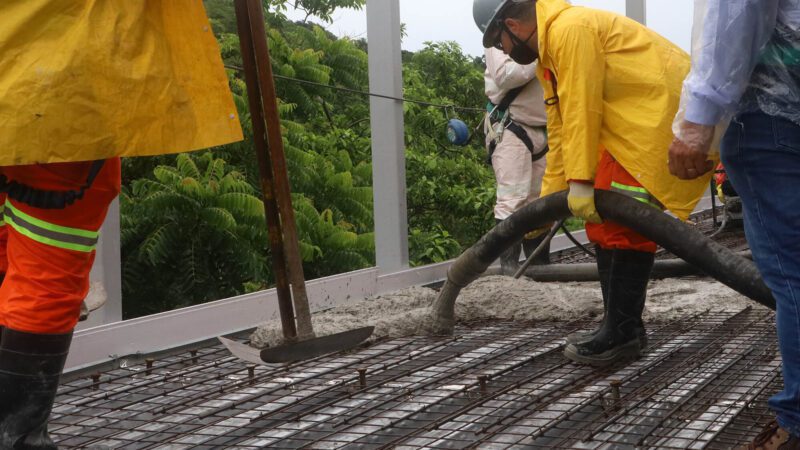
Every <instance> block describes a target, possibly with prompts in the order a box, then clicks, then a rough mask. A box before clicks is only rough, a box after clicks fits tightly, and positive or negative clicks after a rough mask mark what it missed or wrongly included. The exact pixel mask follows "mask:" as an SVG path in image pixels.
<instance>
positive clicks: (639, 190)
mask: <svg viewBox="0 0 800 450" xmlns="http://www.w3.org/2000/svg"><path fill="white" fill-rule="evenodd" d="M611 187H612V188H617V189H622V190H623V191H628V192H636V193H639V194H645V195H650V193H649V192H647V189H645V188H643V187H638V186H628V185H627V184H622V183H617V182H616V181H612V182H611Z"/></svg>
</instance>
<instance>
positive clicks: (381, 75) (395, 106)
mask: <svg viewBox="0 0 800 450" xmlns="http://www.w3.org/2000/svg"><path fill="white" fill-rule="evenodd" d="M367 44H368V48H369V88H370V91H371V92H373V93H376V94H382V95H388V96H392V97H396V98H400V97H402V96H403V72H402V69H403V68H402V60H401V53H400V5H399V1H398V0H367ZM370 123H371V128H372V185H373V186H372V189H373V200H374V214H375V256H376V264H377V266H378V269H379V271H380V273H382V274H386V273H392V272H397V271H398V270H402V269H404V268H407V267H408V217H407V211H406V209H407V205H406V165H405V161H406V160H405V143H404V128H403V103H402V102H401V101H397V100H390V99H385V98H379V97H371V98H370Z"/></svg>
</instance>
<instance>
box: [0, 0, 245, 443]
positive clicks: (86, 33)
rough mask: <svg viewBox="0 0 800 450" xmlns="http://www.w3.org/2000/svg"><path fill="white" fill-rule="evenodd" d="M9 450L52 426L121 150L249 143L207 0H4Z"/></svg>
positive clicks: (1, 59)
mask: <svg viewBox="0 0 800 450" xmlns="http://www.w3.org/2000/svg"><path fill="white" fill-rule="evenodd" d="M0 67H2V70H0V149H2V151H0V210H2V211H3V212H2V216H0V219H2V220H0V279H2V285H0V448H3V449H18V448H24V449H55V448H56V446H55V445H54V444H53V442H52V440H51V439H50V437H49V436H48V433H47V419H48V416H49V414H50V410H51V409H52V404H53V401H54V398H55V393H56V389H57V387H58V381H59V377H60V375H61V371H62V370H63V367H64V363H65V361H66V357H67V353H68V350H69V346H70V342H71V338H72V330H73V328H74V327H75V324H76V322H77V320H78V315H79V312H80V305H81V301H82V300H83V298H84V297H85V296H86V293H87V291H88V288H89V271H90V269H91V266H92V263H93V262H94V257H95V246H96V244H97V239H98V237H99V233H98V231H99V229H100V226H101V225H102V223H103V220H104V219H105V216H106V212H107V210H108V206H109V204H110V203H111V202H112V201H113V200H114V198H115V197H116V196H117V194H118V193H119V190H120V156H143V155H160V154H166V153H174V152H183V151H189V150H196V149H201V148H206V147H211V146H215V145H221V144H225V143H229V142H233V141H238V140H241V139H242V134H241V128H240V126H239V120H238V117H237V114H236V108H235V106H234V103H233V99H232V97H231V94H230V91H229V89H228V80H227V76H226V74H225V71H224V68H223V66H222V61H221V58H220V53H219V48H218V46H217V42H216V40H215V38H214V35H213V33H212V31H211V28H210V26H209V22H208V18H207V17H206V14H205V10H204V8H203V3H202V1H201V0H149V1H128V0H117V1H111V0H109V1H94V0H8V1H4V2H1V3H0Z"/></svg>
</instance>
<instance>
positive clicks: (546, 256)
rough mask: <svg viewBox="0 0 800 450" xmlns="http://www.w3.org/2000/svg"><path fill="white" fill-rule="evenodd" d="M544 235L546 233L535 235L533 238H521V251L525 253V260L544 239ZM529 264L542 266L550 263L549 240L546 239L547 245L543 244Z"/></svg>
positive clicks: (545, 235)
mask: <svg viewBox="0 0 800 450" xmlns="http://www.w3.org/2000/svg"><path fill="white" fill-rule="evenodd" d="M545 237H547V234H543V235H541V236H537V237H535V238H533V239H523V240H522V251H523V252H524V253H525V259H526V260H527V259H528V258H530V257H531V255H532V254H533V252H534V251H535V250H536V248H538V247H539V244H541V243H542V241H544V238H545ZM531 264H532V265H534V266H544V265H547V264H550V241H547V245H545V247H544V248H543V249H542V251H541V252H539V254H538V255H536V258H534V259H533V262H531Z"/></svg>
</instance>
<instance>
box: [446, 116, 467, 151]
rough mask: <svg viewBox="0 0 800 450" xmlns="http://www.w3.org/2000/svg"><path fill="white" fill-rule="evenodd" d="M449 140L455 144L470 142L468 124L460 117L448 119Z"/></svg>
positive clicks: (462, 144)
mask: <svg viewBox="0 0 800 450" xmlns="http://www.w3.org/2000/svg"><path fill="white" fill-rule="evenodd" d="M447 140H448V141H450V143H451V144H453V145H461V146H464V145H467V142H469V128H467V124H466V123H464V122H463V121H461V120H458V119H450V120H448V121H447Z"/></svg>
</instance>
